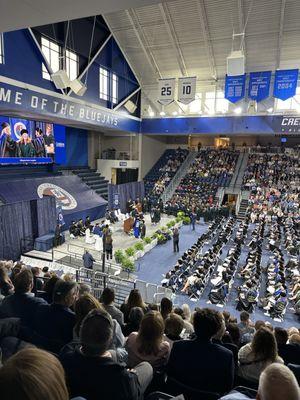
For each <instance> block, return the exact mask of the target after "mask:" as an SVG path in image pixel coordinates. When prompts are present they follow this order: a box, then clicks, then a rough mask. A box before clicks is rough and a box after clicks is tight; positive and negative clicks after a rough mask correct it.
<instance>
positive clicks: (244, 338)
mask: <svg viewBox="0 0 300 400" xmlns="http://www.w3.org/2000/svg"><path fill="white" fill-rule="evenodd" d="M240 320H241V322H240V323H239V324H238V328H239V330H240V334H241V343H242V344H243V343H248V342H251V340H252V338H253V336H254V334H255V328H254V327H253V326H252V323H251V320H250V315H249V313H247V311H242V312H241V313H240Z"/></svg>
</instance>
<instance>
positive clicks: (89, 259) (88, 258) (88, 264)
mask: <svg viewBox="0 0 300 400" xmlns="http://www.w3.org/2000/svg"><path fill="white" fill-rule="evenodd" d="M82 259H83V266H84V268H87V269H93V265H94V262H95V261H96V260H95V259H94V257H93V256H92V255H91V253H89V252H88V250H85V252H84V255H83V256H82Z"/></svg>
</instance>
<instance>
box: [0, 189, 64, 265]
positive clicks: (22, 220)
mask: <svg viewBox="0 0 300 400" xmlns="http://www.w3.org/2000/svg"><path fill="white" fill-rule="evenodd" d="M36 215H37V220H36V217H35V216H36ZM53 215H54V219H53V220H52V217H53ZM55 223H56V207H55V199H54V198H53V197H45V198H43V199H40V200H37V201H36V204H34V203H33V202H32V201H22V202H18V203H11V204H4V205H2V206H1V207H0V260H1V259H2V260H3V259H7V260H18V259H19V258H20V255H21V252H22V247H21V241H22V239H23V240H24V239H28V241H27V242H26V250H27V251H29V250H32V248H33V241H34V239H35V237H36V234H34V231H36V225H37V227H38V235H39V236H40V235H41V234H43V233H40V232H44V233H48V232H50V231H53V226H55ZM42 226H43V227H42ZM40 229H41V231H40ZM42 229H43V230H42Z"/></svg>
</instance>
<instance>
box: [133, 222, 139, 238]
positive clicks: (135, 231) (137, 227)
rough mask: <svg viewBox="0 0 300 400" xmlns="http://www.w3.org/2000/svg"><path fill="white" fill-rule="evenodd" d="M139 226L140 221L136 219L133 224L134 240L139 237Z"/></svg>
mask: <svg viewBox="0 0 300 400" xmlns="http://www.w3.org/2000/svg"><path fill="white" fill-rule="evenodd" d="M140 225H141V221H140V219H139V217H136V219H135V221H134V224H133V234H134V237H135V238H136V239H138V238H139V236H140Z"/></svg>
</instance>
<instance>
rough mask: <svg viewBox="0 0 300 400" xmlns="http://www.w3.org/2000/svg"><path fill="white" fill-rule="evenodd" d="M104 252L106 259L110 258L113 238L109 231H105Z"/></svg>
mask: <svg viewBox="0 0 300 400" xmlns="http://www.w3.org/2000/svg"><path fill="white" fill-rule="evenodd" d="M105 253H106V259H107V260H108V259H109V258H110V259H111V260H112V253H113V238H112V234H111V232H110V231H108V232H107V233H106V239H105Z"/></svg>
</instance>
